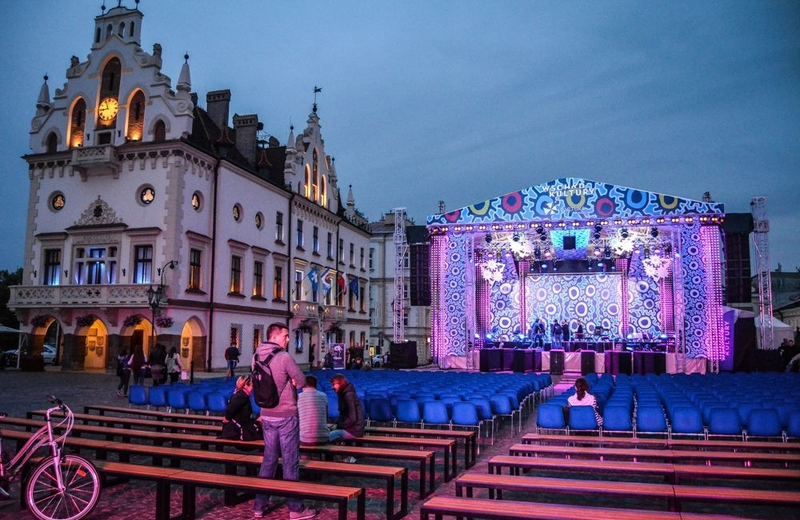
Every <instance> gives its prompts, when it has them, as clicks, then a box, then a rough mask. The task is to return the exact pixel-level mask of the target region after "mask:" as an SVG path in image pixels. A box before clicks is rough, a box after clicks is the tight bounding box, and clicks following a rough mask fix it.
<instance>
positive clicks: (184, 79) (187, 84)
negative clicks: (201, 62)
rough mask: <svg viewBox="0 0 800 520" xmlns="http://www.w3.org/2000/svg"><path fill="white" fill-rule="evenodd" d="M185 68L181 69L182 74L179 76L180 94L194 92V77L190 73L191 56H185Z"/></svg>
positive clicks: (177, 86) (178, 87)
mask: <svg viewBox="0 0 800 520" xmlns="http://www.w3.org/2000/svg"><path fill="white" fill-rule="evenodd" d="M183 59H184V62H183V66H182V67H181V74H180V76H178V84H177V85H176V88H177V89H178V92H184V93H186V92H191V91H192V75H191V73H190V72H189V55H188V54H184V55H183Z"/></svg>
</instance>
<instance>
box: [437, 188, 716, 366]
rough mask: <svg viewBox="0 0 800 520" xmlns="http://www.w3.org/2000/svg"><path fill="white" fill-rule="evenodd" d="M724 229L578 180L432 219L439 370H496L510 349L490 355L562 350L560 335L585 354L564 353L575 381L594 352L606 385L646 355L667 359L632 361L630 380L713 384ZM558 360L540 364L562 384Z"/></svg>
mask: <svg viewBox="0 0 800 520" xmlns="http://www.w3.org/2000/svg"><path fill="white" fill-rule="evenodd" d="M723 218H724V210H723V207H722V205H721V204H714V203H711V202H701V201H696V200H688V199H680V198H677V197H673V196H669V195H662V194H657V193H651V192H646V191H642V190H636V189H633V188H626V187H621V186H615V185H610V184H603V183H598V182H595V181H589V180H585V179H579V178H566V179H558V180H555V181H551V182H549V183H546V184H542V185H539V186H534V187H531V188H527V189H524V190H521V191H518V192H513V193H509V194H507V195H504V196H502V197H498V198H496V199H492V200H488V201H485V202H482V203H479V204H475V205H472V206H467V207H464V208H461V209H458V210H455V211H452V212H449V213H445V214H442V215H433V216H430V217H428V223H427V224H428V231H429V234H430V236H431V291H432V339H431V342H432V353H433V357H434V360H435V361H436V362H437V363H438V364H439V365H440V366H442V367H463V368H468V369H483V368H484V367H485V366H492V367H496V365H497V364H496V363H495V362H491V363H489V362H488V361H486V362H484V361H483V357H484V356H485V357H486V358H487V359H496V358H497V356H499V354H497V353H494V352H492V351H493V350H503V349H490V348H484V347H490V346H499V345H500V344H501V343H502V344H504V345H506V344H514V343H518V344H519V343H526V342H527V343H530V342H531V341H535V342H536V343H535V345H536V346H542V347H546V346H549V345H552V346H558V345H559V343H560V340H561V338H562V336H561V334H560V333H559V331H558V328H559V327H561V326H563V327H564V328H565V329H566V330H567V331H568V332H567V335H568V336H569V338H570V339H572V340H575V338H576V337H577V338H580V339H585V340H586V341H585V342H584V343H583V344H582V345H580V346H579V347H578V348H580V349H581V352H565V353H564V354H565V355H564V360H563V361H564V369H565V370H567V371H570V372H572V371H576V372H580V371H581V370H582V369H583V368H587V369H588V367H589V366H590V365H592V363H591V362H590V360H589V357H590V356H589V352H587V350H589V349H592V351H591V357H592V358H593V366H594V368H595V371H596V372H604V371H606V370H619V368H614V367H618V365H619V363H617V362H616V361H615V360H622V361H620V362H621V363H622V364H623V366H625V367H627V364H626V361H625V359H626V356H627V352H624V351H625V350H628V349H627V346H628V345H633V344H640V345H641V344H647V343H648V342H651V343H654V344H655V343H664V344H667V343H668V344H669V345H670V347H669V348H665V349H664V351H663V352H653V351H652V350H654V349H651V348H647V349H640V350H644V351H643V352H633V353H632V354H631V356H630V358H631V359H630V366H631V368H630V370H631V371H632V372H637V371H639V372H641V371H644V372H659V371H661V372H670V373H671V372H690V371H692V372H694V371H705V368H706V361H708V367H709V369H710V370H712V371H716V370H717V367H718V364H719V361H720V360H721V359H724V358H725V357H726V356H727V355H729V345H728V344H727V343H726V342H725V341H724V339H725V338H724V337H723V336H724V334H723V322H722V272H721V242H722V234H721V230H720V224H721V223H722V220H723ZM555 322H558V324H559V327H556V326H555ZM537 323H540V325H539V326H536V324H537ZM580 334H583V335H580ZM576 343H577V342H576ZM623 343H624V344H626V345H625V346H623ZM566 345H567V349H568V350H569V348H570V347H573V348H574V345H572V343H567V344H566ZM598 345H602V348H598ZM613 345H619V346H620V348H621V351H619V354H617V353H615V351H614V347H613ZM506 346H508V345H506ZM595 350H596V351H599V352H595ZM630 350H636V348H631V349H630ZM655 350H658V349H655ZM667 350H669V352H667ZM552 352H554V351H550V352H548V351H547V350H546V349H542V350H532V354H531V356H532V358H533V361H532V363H533V364H534V368H533V369H534V370H536V369H537V367H538V368H539V369H541V370H545V371H547V370H550V371H552V370H553V368H554V367H555V369H556V370H559V369H560V366H559V361H556V363H555V364H553V363H552V362H551V356H552ZM484 353H485V354H484ZM649 354H653V355H652V356H649ZM523 355H524V354H518V356H523ZM509 356H510V357H509ZM500 357H501V358H502V359H503V360H505V359H513V357H514V352H513V351H512V353H511V354H509V355H508V356H500ZM582 357H583V358H585V359H586V360H585V361H581V358H582ZM537 359H538V360H539V364H538V365H537V364H536V360H537ZM637 359H638V360H639V361H638V362H637ZM650 359H652V360H653V361H652V362H650V361H647V360H650ZM699 365H702V369H701V368H700V366H699ZM501 366H502V367H503V368H500V369H501V370H508V369H511V368H510V366H509V367H508V368H506V363H505V361H503V362H502V363H501ZM576 367H577V370H573V369H574V368H576ZM492 369H497V368H492Z"/></svg>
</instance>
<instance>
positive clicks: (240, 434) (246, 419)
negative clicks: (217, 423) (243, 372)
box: [219, 376, 262, 441]
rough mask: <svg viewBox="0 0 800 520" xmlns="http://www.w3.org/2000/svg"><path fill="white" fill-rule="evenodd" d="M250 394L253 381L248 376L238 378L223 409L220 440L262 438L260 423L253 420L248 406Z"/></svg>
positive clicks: (251, 411)
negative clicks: (231, 394)
mask: <svg viewBox="0 0 800 520" xmlns="http://www.w3.org/2000/svg"><path fill="white" fill-rule="evenodd" d="M252 393H253V381H252V380H251V379H250V376H241V377H239V379H237V380H236V391H235V392H234V393H233V396H231V399H230V401H228V406H227V407H226V408H225V416H224V417H223V418H222V433H220V435H219V438H220V439H239V440H240V441H252V440H255V439H261V438H262V433H261V423H260V422H259V421H257V420H256V419H253V407H252V405H251V404H250V394H252Z"/></svg>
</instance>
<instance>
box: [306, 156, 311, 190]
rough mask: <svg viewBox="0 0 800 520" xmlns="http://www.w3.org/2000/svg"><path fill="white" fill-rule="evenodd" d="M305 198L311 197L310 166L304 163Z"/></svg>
mask: <svg viewBox="0 0 800 520" xmlns="http://www.w3.org/2000/svg"><path fill="white" fill-rule="evenodd" d="M305 196H306V198H307V199H310V198H311V167H310V166H309V165H307V164H306V193H305Z"/></svg>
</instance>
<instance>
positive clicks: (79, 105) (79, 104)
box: [69, 99, 86, 148]
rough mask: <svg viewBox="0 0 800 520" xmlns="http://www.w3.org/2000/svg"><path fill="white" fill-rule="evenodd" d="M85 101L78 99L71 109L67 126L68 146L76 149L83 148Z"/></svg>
mask: <svg viewBox="0 0 800 520" xmlns="http://www.w3.org/2000/svg"><path fill="white" fill-rule="evenodd" d="M85 114H86V101H84V100H83V99H79V100H78V101H76V102H75V105H73V107H72V115H71V116H70V124H69V146H70V148H77V147H79V146H83V139H84V129H85V125H86V118H85Z"/></svg>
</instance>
